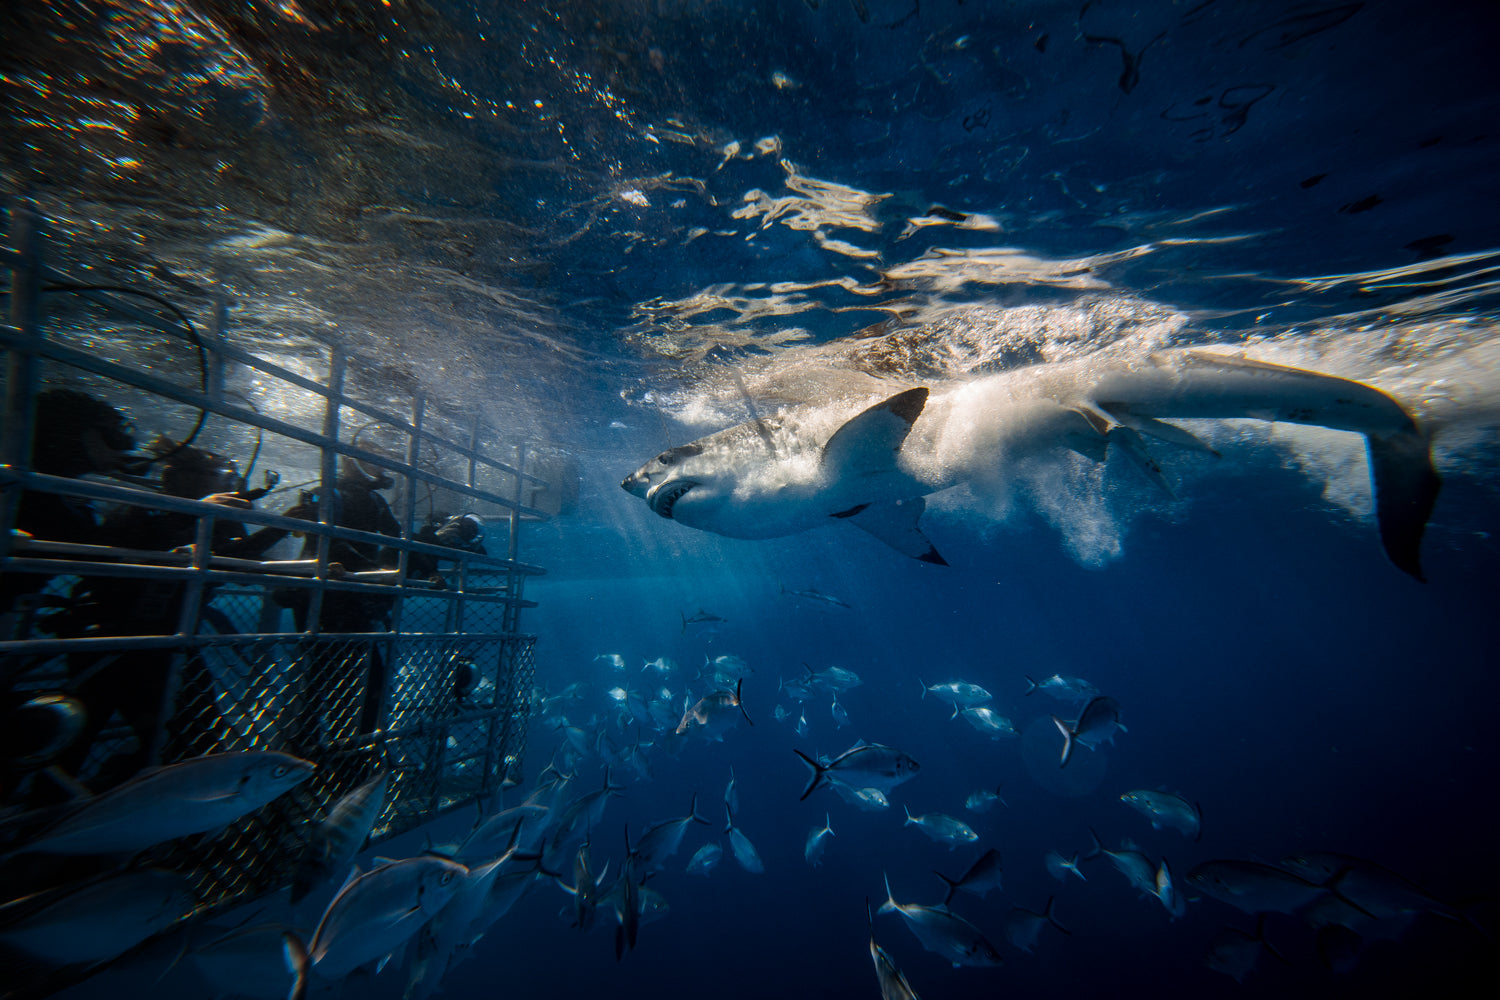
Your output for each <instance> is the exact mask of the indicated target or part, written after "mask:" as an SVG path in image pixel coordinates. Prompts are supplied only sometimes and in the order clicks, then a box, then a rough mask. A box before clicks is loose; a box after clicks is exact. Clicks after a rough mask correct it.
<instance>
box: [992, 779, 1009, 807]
mask: <svg viewBox="0 0 1500 1000" xmlns="http://www.w3.org/2000/svg"><path fill="white" fill-rule="evenodd" d="M1004 787H1005V782H1003V781H1002V782H1000V784H998V785H996V786H995V800H996V801H997V802H999V803H1000V804H1001V805H1002V806H1004V807H1005V808H1007V809H1009V808H1010V803H1009V802H1006V801H1005V799H1003V798H1001V797H1000V789H1002V788H1004Z"/></svg>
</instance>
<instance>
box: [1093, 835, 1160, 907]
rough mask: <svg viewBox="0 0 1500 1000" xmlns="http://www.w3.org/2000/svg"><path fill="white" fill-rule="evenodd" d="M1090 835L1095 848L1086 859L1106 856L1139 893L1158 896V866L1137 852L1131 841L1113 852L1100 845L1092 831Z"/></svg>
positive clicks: (1097, 837)
mask: <svg viewBox="0 0 1500 1000" xmlns="http://www.w3.org/2000/svg"><path fill="white" fill-rule="evenodd" d="M1089 834H1090V835H1091V836H1093V838H1094V846H1093V849H1092V850H1090V851H1089V853H1088V854H1087V855H1086V856H1085V857H1087V858H1094V857H1098V856H1099V855H1101V854H1102V855H1104V856H1105V857H1106V858H1108V859H1109V861H1110V864H1112V865H1114V866H1115V870H1116V871H1118V872H1119V873H1120V874H1121V875H1124V876H1125V878H1126V879H1127V880H1128V881H1129V882H1130V884H1131V885H1132V886H1134V887H1135V888H1136V889H1137V890H1138V891H1139V892H1141V893H1144V894H1145V895H1148V896H1155V895H1156V866H1155V865H1154V864H1152V863H1151V859H1150V858H1148V857H1146V856H1145V855H1144V854H1142V853H1141V852H1140V851H1138V850H1136V849H1135V845H1134V844H1132V843H1130V842H1129V841H1126V842H1125V843H1124V844H1123V845H1122V846H1121V847H1120V849H1119V850H1118V851H1111V850H1109V849H1107V848H1106V847H1104V845H1103V844H1101V843H1099V835H1098V834H1096V833H1094V831H1093V830H1092V829H1090V830H1089Z"/></svg>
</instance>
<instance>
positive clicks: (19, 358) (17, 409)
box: [0, 198, 42, 559]
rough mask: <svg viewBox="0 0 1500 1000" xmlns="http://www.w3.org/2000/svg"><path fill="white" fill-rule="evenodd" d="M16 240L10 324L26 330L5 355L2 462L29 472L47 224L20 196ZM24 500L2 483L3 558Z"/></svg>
mask: <svg viewBox="0 0 1500 1000" xmlns="http://www.w3.org/2000/svg"><path fill="white" fill-rule="evenodd" d="M10 242H11V247H12V248H13V249H14V250H15V252H16V258H17V260H16V265H15V266H14V267H13V268H12V269H11V281H10V322H11V325H12V326H14V327H15V328H16V329H17V330H19V331H20V333H21V337H22V346H21V347H19V348H12V349H11V350H10V351H8V352H7V353H6V358H5V410H4V414H3V415H4V426H3V427H0V464H3V465H4V467H5V468H6V469H7V470H9V471H11V472H15V473H24V472H26V471H27V470H29V469H30V468H31V429H32V424H33V422H34V421H35V420H36V394H37V385H38V383H39V382H40V381H41V365H40V364H39V363H38V360H37V356H36V352H35V346H36V343H37V341H39V340H40V339H41V337H42V324H41V291H42V222H41V218H40V217H39V216H38V215H37V213H36V210H35V208H34V207H33V206H32V204H31V200H30V199H29V198H17V199H16V200H15V201H14V202H13V203H12V205H11V210H10ZM8 478H9V477H7V479H8ZM20 504H21V488H20V485H19V484H18V483H16V482H14V481H6V482H0V559H4V558H5V557H6V556H7V555H8V554H9V553H10V540H11V534H10V532H11V529H12V528H13V527H15V523H16V513H17V510H18V508H19V507H20Z"/></svg>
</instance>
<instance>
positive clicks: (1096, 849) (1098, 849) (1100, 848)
mask: <svg viewBox="0 0 1500 1000" xmlns="http://www.w3.org/2000/svg"><path fill="white" fill-rule="evenodd" d="M1089 839H1090V840H1091V841H1093V843H1092V845H1091V846H1090V847H1089V852H1088V853H1087V854H1085V855H1084V856H1083V860H1084V861H1087V860H1089V859H1090V858H1097V857H1098V856H1099V855H1101V854H1103V853H1104V845H1103V844H1101V843H1100V842H1099V834H1098V833H1096V832H1095V831H1094V828H1093V827H1089Z"/></svg>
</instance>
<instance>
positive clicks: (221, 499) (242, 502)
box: [198, 493, 250, 510]
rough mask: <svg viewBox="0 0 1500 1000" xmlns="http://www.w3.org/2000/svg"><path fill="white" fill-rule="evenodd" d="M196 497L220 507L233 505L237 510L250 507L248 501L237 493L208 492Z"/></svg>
mask: <svg viewBox="0 0 1500 1000" xmlns="http://www.w3.org/2000/svg"><path fill="white" fill-rule="evenodd" d="M198 499H199V500H200V501H201V502H203V503H215V504H218V505H219V506H220V507H234V508H235V509H237V510H249V509H250V501H249V500H248V499H246V498H245V497H243V496H240V495H239V494H238V493H210V494H209V495H208V496H206V497H199V498H198Z"/></svg>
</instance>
